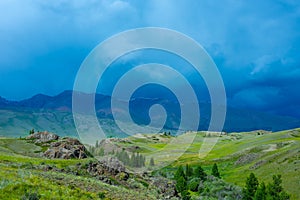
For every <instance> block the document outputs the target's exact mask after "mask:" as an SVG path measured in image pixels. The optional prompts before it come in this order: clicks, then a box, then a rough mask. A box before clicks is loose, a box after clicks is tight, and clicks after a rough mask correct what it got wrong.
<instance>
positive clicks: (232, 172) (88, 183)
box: [0, 129, 300, 200]
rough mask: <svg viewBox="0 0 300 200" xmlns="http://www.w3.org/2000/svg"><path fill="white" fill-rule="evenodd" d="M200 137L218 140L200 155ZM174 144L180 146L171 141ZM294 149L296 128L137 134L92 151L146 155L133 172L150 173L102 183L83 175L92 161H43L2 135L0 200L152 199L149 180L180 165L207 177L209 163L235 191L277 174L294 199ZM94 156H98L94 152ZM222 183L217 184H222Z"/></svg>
mask: <svg viewBox="0 0 300 200" xmlns="http://www.w3.org/2000/svg"><path fill="white" fill-rule="evenodd" d="M206 139H218V142H217V144H216V145H215V146H214V148H213V149H212V150H211V151H210V152H209V153H208V154H207V156H205V157H203V156H202V155H201V153H200V154H199V149H200V148H201V146H202V144H203V141H204V140H206ZM174 140H176V141H177V142H178V141H180V143H177V142H173V143H172V141H174ZM190 141H191V144H190V143H189V142H190ZM299 147H300V129H293V130H286V131H280V132H267V131H253V132H243V133H229V134H222V135H219V134H216V133H207V132H188V133H186V134H183V135H180V136H176V137H175V136H171V135H168V134H155V135H154V134H147V135H145V134H137V135H135V137H133V136H132V137H128V138H123V139H118V138H110V139H106V140H105V141H102V142H100V141H99V143H98V147H97V148H98V149H101V148H105V150H106V151H104V152H102V153H104V154H107V155H111V154H112V153H113V152H116V151H119V150H123V149H124V150H126V151H128V152H139V153H140V154H142V155H144V156H145V157H146V167H144V168H141V169H139V170H138V171H136V172H142V171H146V170H151V171H152V170H153V171H152V175H150V176H149V177H147V178H145V177H143V176H142V175H141V173H131V172H130V177H129V179H128V180H126V181H124V180H122V178H120V176H116V175H112V174H108V175H107V178H108V179H109V183H107V180H106V182H105V181H103V180H101V179H99V177H98V176H91V174H89V173H87V172H86V171H87V170H86V167H87V166H89V165H90V163H91V162H95V161H96V159H95V158H88V159H83V160H75V159H71V160H62V159H53V160H51V159H46V158H44V157H43V156H42V154H41V152H42V150H43V147H42V146H40V145H36V144H34V143H31V142H28V141H27V140H24V139H13V138H4V137H3V138H0V199H20V198H23V199H26V198H25V197H27V196H28V195H33V196H34V195H39V197H40V199H103V198H104V197H105V198H106V199H157V198H161V197H160V195H161V194H160V193H159V192H158V191H159V188H160V187H159V186H157V185H155V184H153V180H151V178H150V177H152V178H153V177H156V178H157V177H160V176H164V177H166V178H169V181H171V179H172V177H173V173H174V171H175V170H176V169H177V167H178V166H179V165H182V166H185V165H186V164H189V165H190V166H191V167H194V168H195V167H196V166H199V165H201V166H202V167H203V168H204V170H205V171H206V173H208V174H210V171H211V168H212V165H213V164H214V163H217V164H218V167H219V171H220V173H221V177H222V179H223V180H224V181H225V182H227V183H230V184H232V185H237V186H239V188H241V187H243V186H244V184H245V180H246V177H247V176H249V174H250V173H251V172H253V173H255V175H256V176H257V177H258V179H259V181H260V182H261V181H264V182H266V183H268V182H271V180H272V176H273V175H275V174H281V175H282V180H283V187H284V189H285V190H286V191H287V192H288V193H290V194H291V199H295V200H297V199H300V194H299V188H300V176H299V170H300V148H299ZM89 148H91V147H89ZM97 148H96V149H97ZM182 148H183V149H184V148H187V149H186V151H185V153H184V154H182V155H180V157H179V158H177V157H176V156H178V155H177V154H176V152H178V151H179V150H180V149H182ZM95 152H97V151H95ZM157 152H158V153H159V154H158V153H157ZM163 152H168V156H164V154H163ZM157 155H162V156H157ZM102 156H103V155H102ZM95 157H96V158H97V157H101V156H98V155H97V154H95ZM152 157H153V158H154V162H155V166H154V167H153V166H151V167H150V166H149V160H150V159H149V158H152ZM174 159H176V160H174ZM161 164H162V165H161ZM161 166H164V167H162V168H160V167H161ZM128 169H130V167H128ZM132 170H134V169H132ZM157 174H158V175H159V176H156V175H157ZM166 180H168V179H166ZM159 182H161V181H159ZM167 183H168V181H167ZM227 183H220V182H219V184H222V185H226V184H227ZM168 184H169V183H168ZM163 187H164V186H163ZM218 187H219V186H218ZM161 191H163V190H161ZM192 194H193V193H192ZM194 195H196V196H197V195H198V194H194ZM196 196H195V197H196ZM174 199H176V198H174ZM196 199H197V198H196Z"/></svg>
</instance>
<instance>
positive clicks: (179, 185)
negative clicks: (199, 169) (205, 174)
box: [176, 176, 187, 192]
mask: <svg viewBox="0 0 300 200" xmlns="http://www.w3.org/2000/svg"><path fill="white" fill-rule="evenodd" d="M186 189H187V183H186V180H185V178H184V177H183V176H181V177H179V179H178V180H177V182H176V190H177V191H178V192H182V191H184V190H186Z"/></svg>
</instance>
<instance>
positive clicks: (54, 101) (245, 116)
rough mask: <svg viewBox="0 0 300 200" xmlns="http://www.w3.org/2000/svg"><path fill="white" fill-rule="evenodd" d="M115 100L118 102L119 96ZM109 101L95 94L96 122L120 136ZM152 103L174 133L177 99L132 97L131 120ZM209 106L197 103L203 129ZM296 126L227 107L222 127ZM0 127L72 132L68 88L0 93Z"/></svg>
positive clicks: (144, 118) (16, 132)
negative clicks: (26, 94)
mask: <svg viewBox="0 0 300 200" xmlns="http://www.w3.org/2000/svg"><path fill="white" fill-rule="evenodd" d="M83 95H91V94H83ZM119 101H120V103H122V101H121V100H119ZM110 102H111V97H110V96H106V95H102V94H96V95H95V108H96V112H97V116H98V119H99V123H100V124H101V126H102V128H103V129H104V131H105V133H106V134H107V136H108V137H109V136H118V137H124V136H126V135H125V134H124V133H122V131H121V130H120V129H119V128H118V127H117V125H116V124H115V122H114V120H113V116H112V112H111V103H110ZM154 104H161V105H163V106H164V108H165V109H166V111H167V115H168V116H167V120H166V124H165V126H164V130H170V131H171V132H172V133H175V131H176V130H177V129H178V127H179V122H180V114H181V112H180V105H179V103H178V102H177V101H176V100H173V99H171V100H166V99H163V98H141V97H137V98H132V99H131V101H130V102H129V105H130V114H131V116H132V118H133V120H134V121H135V122H136V123H137V124H142V125H147V124H148V123H149V122H150V117H149V113H148V112H149V108H150V107H151V105H154ZM210 106H211V105H210V104H209V103H200V105H199V108H200V116H201V119H200V126H199V127H198V130H207V128H208V126H209V122H210V112H211V111H210ZM120 112H121V111H120ZM299 126H300V120H299V119H296V118H292V117H286V116H276V115H271V114H267V113H261V112H256V111H252V110H239V109H235V108H231V107H228V108H227V116H226V121H225V126H224V131H226V132H234V131H251V130H258V129H264V130H270V131H277V130H283V129H290V128H295V127H299ZM0 127H1V128H0V135H4V136H22V135H25V134H27V132H28V130H30V129H32V128H34V129H36V130H41V131H42V130H49V131H53V132H56V133H58V134H60V135H69V136H76V135H77V134H76V128H75V126H74V121H73V115H72V91H64V92H62V93H60V94H58V95H56V96H47V95H43V94H37V95H35V96H33V97H31V98H29V99H25V100H22V101H9V100H6V99H4V98H1V97H0ZM187 130H188V128H187ZM180 131H186V130H180Z"/></svg>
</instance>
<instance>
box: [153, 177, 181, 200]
mask: <svg viewBox="0 0 300 200" xmlns="http://www.w3.org/2000/svg"><path fill="white" fill-rule="evenodd" d="M151 184H152V185H153V186H154V187H155V188H157V189H158V192H159V194H160V196H161V198H162V199H175V198H176V197H178V194H177V191H176V187H175V181H172V180H169V179H167V178H163V177H154V178H152V179H151Z"/></svg>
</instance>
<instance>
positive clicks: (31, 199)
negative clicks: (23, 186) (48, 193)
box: [21, 192, 40, 200]
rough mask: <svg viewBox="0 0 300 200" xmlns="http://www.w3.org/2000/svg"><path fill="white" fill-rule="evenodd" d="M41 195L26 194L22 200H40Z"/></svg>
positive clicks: (35, 193)
mask: <svg viewBox="0 0 300 200" xmlns="http://www.w3.org/2000/svg"><path fill="white" fill-rule="evenodd" d="M39 199H40V195H39V194H38V193H37V192H26V193H25V194H24V195H23V196H22V197H21V200H39Z"/></svg>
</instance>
